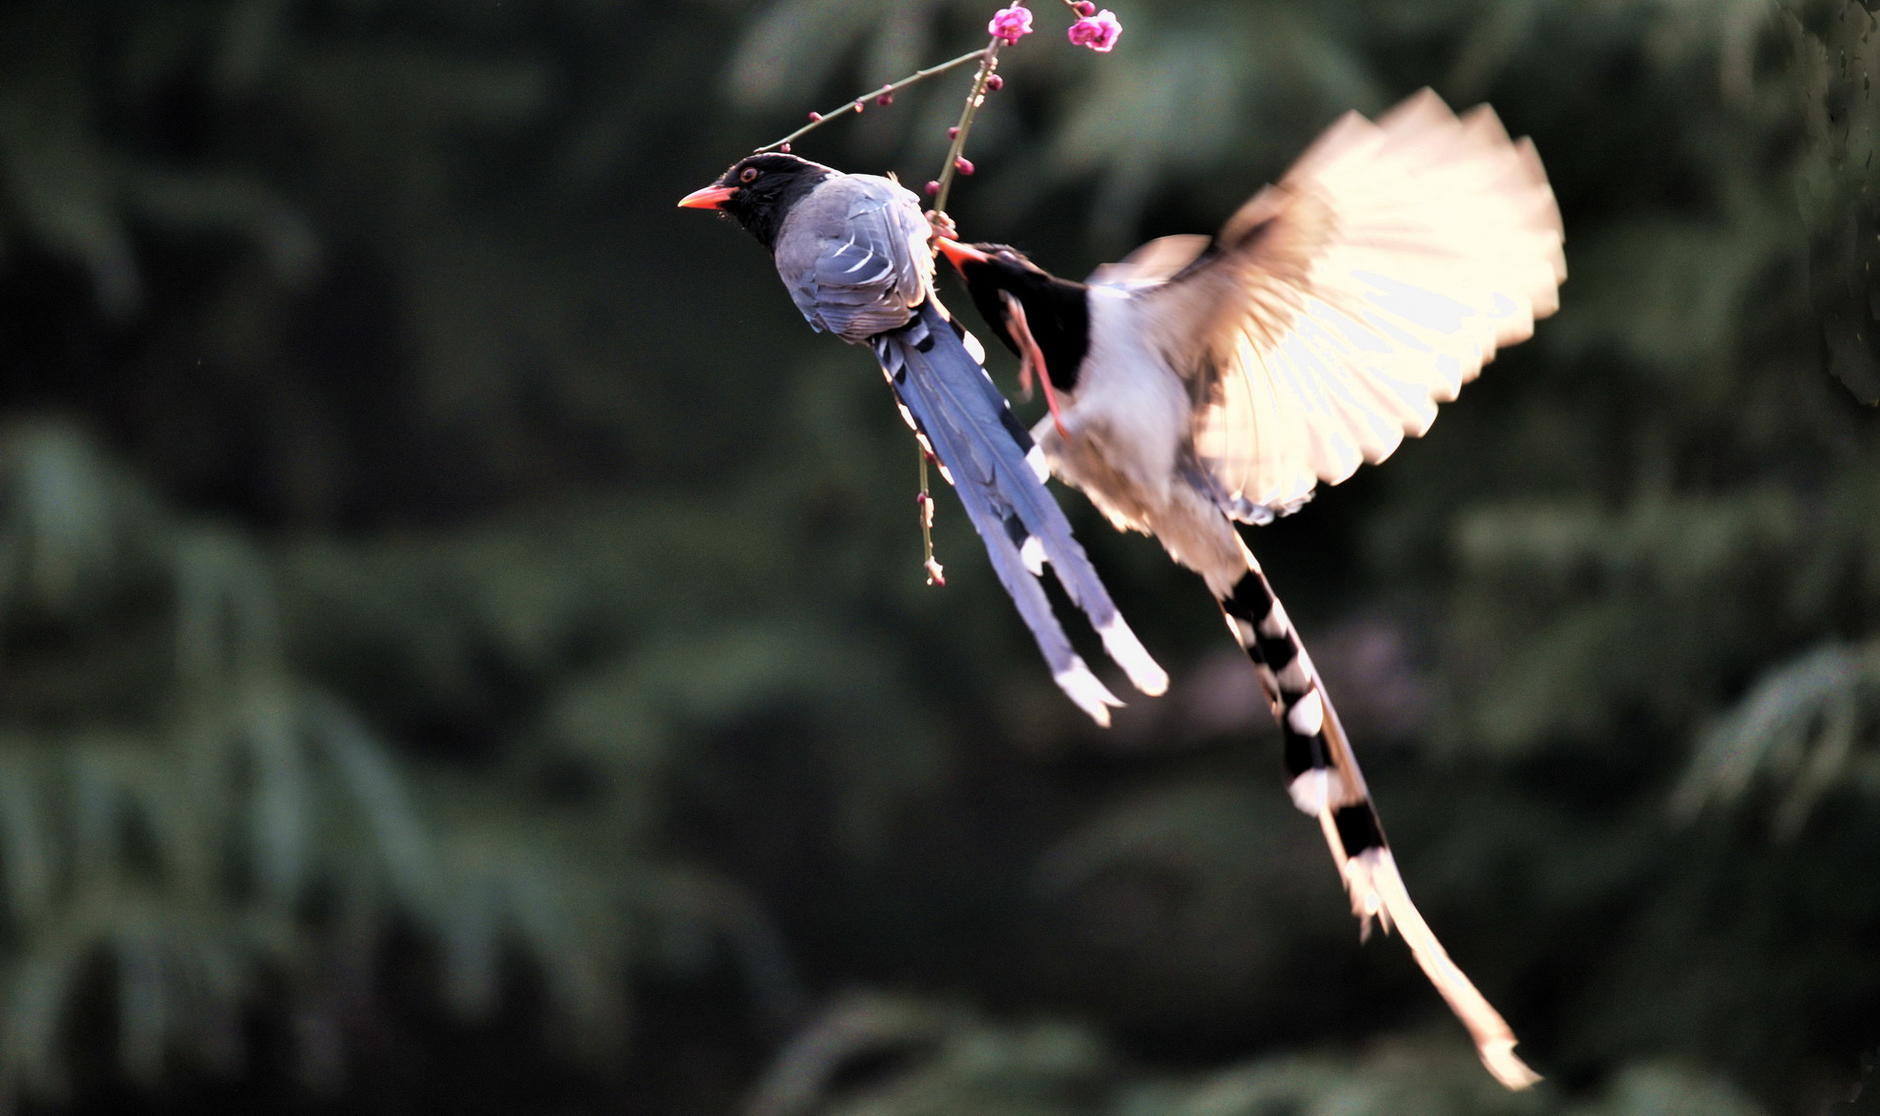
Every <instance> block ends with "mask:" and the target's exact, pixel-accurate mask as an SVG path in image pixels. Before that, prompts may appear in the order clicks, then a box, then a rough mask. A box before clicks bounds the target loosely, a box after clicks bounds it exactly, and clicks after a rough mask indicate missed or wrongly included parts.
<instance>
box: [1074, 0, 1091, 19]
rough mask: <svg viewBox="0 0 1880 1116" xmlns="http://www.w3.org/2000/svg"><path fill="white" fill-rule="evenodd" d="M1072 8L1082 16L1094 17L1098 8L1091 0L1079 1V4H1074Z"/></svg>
mask: <svg viewBox="0 0 1880 1116" xmlns="http://www.w3.org/2000/svg"><path fill="white" fill-rule="evenodd" d="M1071 8H1072V9H1073V10H1075V11H1076V12H1077V14H1078V15H1080V16H1093V15H1096V14H1097V6H1096V5H1095V4H1092V3H1091V2H1090V0H1077V3H1075V4H1072V5H1071Z"/></svg>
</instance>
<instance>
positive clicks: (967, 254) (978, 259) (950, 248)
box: [681, 203, 992, 270]
mask: <svg viewBox="0 0 1880 1116" xmlns="http://www.w3.org/2000/svg"><path fill="white" fill-rule="evenodd" d="M681 204H684V203H681ZM933 244H934V247H935V248H938V249H939V250H940V254H941V255H943V256H945V257H946V258H947V262H948V263H950V264H952V265H953V267H954V269H955V270H962V269H964V268H965V267H966V265H967V263H969V262H970V263H991V262H992V257H991V256H988V255H986V254H985V253H984V252H981V251H980V250H979V249H977V248H975V247H973V246H972V245H970V244H962V243H960V242H959V241H957V240H948V239H947V238H946V237H944V236H941V237H935V238H934V242H933Z"/></svg>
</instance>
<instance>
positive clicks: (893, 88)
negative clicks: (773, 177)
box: [751, 47, 986, 155]
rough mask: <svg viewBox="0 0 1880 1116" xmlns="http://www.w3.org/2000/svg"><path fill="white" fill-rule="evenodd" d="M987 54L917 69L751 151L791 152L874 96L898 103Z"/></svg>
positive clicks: (972, 53)
mask: <svg viewBox="0 0 1880 1116" xmlns="http://www.w3.org/2000/svg"><path fill="white" fill-rule="evenodd" d="M985 53H986V48H985V47H980V48H979V49H978V50H974V51H968V52H967V53H965V54H962V55H960V56H959V57H958V58H949V59H947V60H946V61H945V62H942V63H940V64H939V65H938V66H929V67H927V68H926V69H924V70H915V71H914V72H913V73H911V74H909V75H907V76H906V77H904V78H902V79H901V80H900V81H897V82H892V83H890V84H888V85H884V86H882V87H881V88H880V89H877V90H875V91H874V92H873V93H864V94H862V95H861V96H860V97H857V98H855V99H854V100H852V101H848V102H846V103H845V104H843V105H842V106H841V107H840V108H833V109H830V110H829V111H828V112H826V113H821V112H812V113H810V114H809V123H808V124H805V125H803V126H802V127H801V128H798V129H797V130H796V131H794V132H791V133H790V134H789V135H787V136H785V137H783V138H782V139H780V140H776V141H774V142H772V143H767V144H765V145H764V146H762V147H757V148H753V149H752V150H751V154H753V155H757V154H761V153H763V152H765V151H788V150H790V141H791V140H794V139H796V138H798V137H800V136H805V135H808V134H809V133H811V132H813V131H815V130H816V129H818V128H820V127H822V126H823V125H824V124H827V123H828V122H829V121H831V120H834V119H835V118H836V117H838V116H840V115H841V114H843V113H845V112H860V111H862V108H863V107H864V106H865V105H866V104H867V102H868V99H869V98H870V97H873V98H874V99H875V103H876V104H878V105H887V104H892V103H893V101H894V95H895V94H896V93H899V92H900V91H901V90H903V89H906V88H907V87H908V86H910V85H913V84H915V83H917V82H922V81H926V80H927V79H928V78H930V77H934V76H935V75H938V74H944V73H946V72H947V71H948V70H955V69H958V68H959V67H961V66H964V65H966V64H967V63H968V62H971V61H972V60H973V59H975V58H978V57H980V56H981V55H983V54H985Z"/></svg>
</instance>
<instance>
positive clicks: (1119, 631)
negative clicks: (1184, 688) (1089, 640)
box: [1097, 614, 1168, 697]
mask: <svg viewBox="0 0 1880 1116" xmlns="http://www.w3.org/2000/svg"><path fill="white" fill-rule="evenodd" d="M1097 634H1098V635H1100V636H1102V637H1103V649H1104V650H1105V651H1108V652H1109V653H1110V658H1112V659H1114V660H1116V665H1117V666H1120V667H1122V668H1123V673H1124V674H1127V675H1129V684H1130V685H1132V686H1134V687H1136V688H1137V689H1138V690H1141V691H1142V692H1143V693H1145V694H1148V695H1149V696H1150V697H1160V696H1161V695H1162V694H1164V693H1166V692H1167V691H1168V671H1166V670H1163V669H1162V667H1161V666H1160V665H1159V664H1158V663H1157V662H1156V661H1155V660H1154V659H1153V658H1151V657H1150V655H1149V652H1148V649H1147V648H1145V647H1143V645H1142V641H1141V640H1139V639H1137V638H1136V633H1135V632H1133V631H1131V630H1130V628H1129V625H1128V624H1125V623H1124V622H1123V617H1122V615H1121V614H1118V615H1116V616H1112V617H1111V618H1110V621H1109V622H1108V623H1106V624H1103V625H1101V626H1099V627H1098V628H1097Z"/></svg>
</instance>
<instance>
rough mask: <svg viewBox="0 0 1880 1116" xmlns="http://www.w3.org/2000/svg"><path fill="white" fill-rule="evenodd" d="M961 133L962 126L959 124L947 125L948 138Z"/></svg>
mask: <svg viewBox="0 0 1880 1116" xmlns="http://www.w3.org/2000/svg"><path fill="white" fill-rule="evenodd" d="M959 134H960V126H959V125H958V124H948V125H947V138H948V139H952V138H953V137H955V136H957V135H959Z"/></svg>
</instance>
